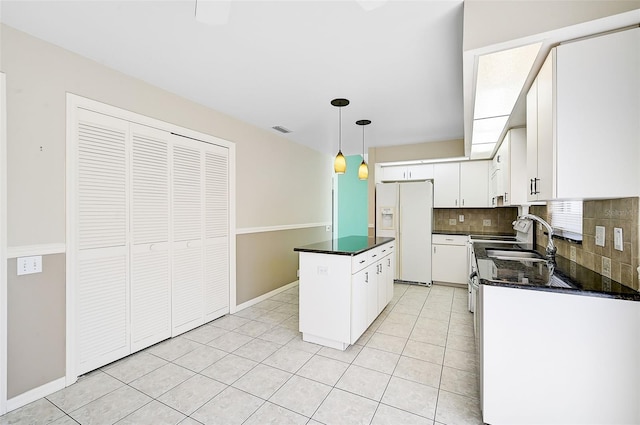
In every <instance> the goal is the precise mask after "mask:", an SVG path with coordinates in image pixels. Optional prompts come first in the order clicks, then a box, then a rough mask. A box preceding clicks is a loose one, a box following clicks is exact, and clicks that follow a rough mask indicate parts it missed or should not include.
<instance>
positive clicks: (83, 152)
mask: <svg viewBox="0 0 640 425" xmlns="http://www.w3.org/2000/svg"><path fill="white" fill-rule="evenodd" d="M77 117H78V120H77V127H76V137H75V143H77V146H75V149H74V152H75V155H76V158H75V164H77V168H76V169H75V173H76V177H77V178H76V179H74V184H75V185H76V186H75V190H74V195H75V196H76V197H77V199H76V202H75V206H76V208H75V209H76V211H74V212H73V213H74V214H75V216H76V217H77V227H76V233H75V238H76V243H75V246H76V247H77V250H76V251H75V252H74V254H75V256H76V259H77V261H76V264H75V268H76V270H75V275H76V281H77V284H76V293H75V299H76V305H75V309H76V311H75V314H76V322H77V325H76V326H77V328H76V338H77V345H76V367H77V371H76V372H77V373H78V375H81V374H83V373H85V372H88V371H90V370H93V369H95V368H97V367H100V366H102V365H104V364H107V363H109V362H111V361H114V360H116V359H119V358H121V357H124V356H126V355H127V354H129V353H130V345H129V337H128V331H129V316H128V312H129V288H128V283H129V282H128V267H129V261H128V240H127V224H128V217H129V211H128V184H127V167H128V162H127V156H128V155H127V137H128V129H129V123H128V122H126V121H121V120H118V119H115V118H112V117H108V116H105V115H102V114H98V113H95V112H89V111H86V110H82V109H79V110H78V115H77Z"/></svg>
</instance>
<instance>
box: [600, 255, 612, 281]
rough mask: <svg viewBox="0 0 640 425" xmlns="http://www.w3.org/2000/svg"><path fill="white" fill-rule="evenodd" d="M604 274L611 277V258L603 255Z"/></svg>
mask: <svg viewBox="0 0 640 425" xmlns="http://www.w3.org/2000/svg"><path fill="white" fill-rule="evenodd" d="M602 275H603V276H604V277H609V278H610V277H611V258H608V257H602Z"/></svg>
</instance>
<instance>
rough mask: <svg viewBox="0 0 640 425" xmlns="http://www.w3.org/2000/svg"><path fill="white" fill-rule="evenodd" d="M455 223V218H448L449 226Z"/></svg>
mask: <svg viewBox="0 0 640 425" xmlns="http://www.w3.org/2000/svg"><path fill="white" fill-rule="evenodd" d="M455 225H456V219H455V218H450V219H449V226H455Z"/></svg>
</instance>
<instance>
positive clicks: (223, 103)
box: [0, 0, 463, 155]
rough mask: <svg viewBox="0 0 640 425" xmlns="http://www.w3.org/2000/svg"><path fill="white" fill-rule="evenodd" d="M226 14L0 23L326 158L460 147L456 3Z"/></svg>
mask: <svg viewBox="0 0 640 425" xmlns="http://www.w3.org/2000/svg"><path fill="white" fill-rule="evenodd" d="M361 3H363V2H358V1H354V0H340V1H333V2H330V1H304V0H296V1H293V0H290V1H242V0H235V1H232V2H231V8H230V13H229V17H228V20H227V23H226V24H224V25H218V26H210V25H206V24H203V23H201V22H198V21H196V19H195V6H196V3H195V0H178V1H149V0H147V1H56V0H48V1H43V2H36V1H24V0H22V1H7V0H2V2H1V3H0V7H1V14H0V16H1V20H2V22H4V23H6V24H8V25H10V26H12V27H14V28H17V29H19V30H22V31H25V32H27V33H29V34H32V35H34V36H36V37H38V38H41V39H44V40H47V41H49V42H51V43H53V44H56V45H59V46H62V47H64V48H66V49H68V50H71V51H74V52H76V53H78V54H80V55H82V56H86V57H89V58H91V59H93V60H95V61H97V62H99V63H102V64H104V65H106V66H108V67H111V68H114V69H116V70H119V71H121V72H123V73H125V74H129V75H132V76H134V77H136V78H139V79H141V80H144V81H147V82H149V83H151V84H153V85H155V86H158V87H161V88H163V89H166V90H168V91H170V92H173V93H176V94H179V95H181V96H183V97H186V98H188V99H191V100H193V101H196V102H198V103H201V104H204V105H206V106H209V107H211V108H214V109H216V110H219V111H222V112H225V113H227V114H229V115H231V116H234V117H237V118H239V119H241V120H243V121H246V122H249V123H251V124H254V125H256V126H258V127H261V128H265V129H267V130H268V131H273V132H274V133H276V134H280V133H277V132H275V130H272V129H271V127H272V126H274V125H281V126H284V127H287V128H289V129H291V130H293V132H292V133H290V134H288V135H285V136H284V137H287V138H289V139H291V140H293V141H295V142H298V143H301V144H304V145H307V146H310V147H312V148H314V149H316V150H318V151H321V152H324V153H327V154H335V152H336V151H337V147H338V109H337V108H335V107H333V106H331V104H330V101H331V100H332V99H334V98H336V97H346V98H347V99H349V100H350V101H351V104H350V105H349V106H347V107H345V108H343V109H342V112H343V115H342V120H343V121H342V122H343V126H342V127H343V132H342V135H343V136H342V143H343V152H344V153H345V154H347V155H349V154H356V153H360V152H361V144H362V128H361V127H359V126H357V125H355V121H357V120H359V119H370V120H371V121H372V124H371V125H369V126H367V128H366V143H367V146H392V145H400V144H410V143H419V142H429V141H441V140H451V139H460V138H462V137H463V93H462V16H463V11H462V0H455V1H454V0H448V1H432V0H431V1H430V0H412V1H400V0H389V1H386V2H377V3H378V4H379V7H377V8H375V9H373V10H370V11H367V10H366V8H365V7H364V6H362V5H361Z"/></svg>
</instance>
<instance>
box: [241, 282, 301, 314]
mask: <svg viewBox="0 0 640 425" xmlns="http://www.w3.org/2000/svg"><path fill="white" fill-rule="evenodd" d="M297 284H298V281H297V280H296V281H294V282H291V283H287V284H286V285H284V286H281V287H279V288H276V289H274V290H273V291H271V292H267V293H266V294H263V295H260V296H259V297H256V298H253V299H251V300H249V301H245V302H243V303H242V304H240V305H239V306H237V307H236V309H235V311H233V312H232V313H237V312H238V311H240V310H244V309H245V308H248V307H251V306H252V305H256V304H258V303H259V302H261V301H264V300H266V299H268V298H271V297H273V296H274V295H277V294H279V293H280V292H284V291H286V290H287V289H291V288H293V287H294V286H296V285H297Z"/></svg>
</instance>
